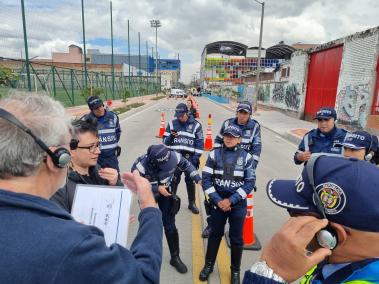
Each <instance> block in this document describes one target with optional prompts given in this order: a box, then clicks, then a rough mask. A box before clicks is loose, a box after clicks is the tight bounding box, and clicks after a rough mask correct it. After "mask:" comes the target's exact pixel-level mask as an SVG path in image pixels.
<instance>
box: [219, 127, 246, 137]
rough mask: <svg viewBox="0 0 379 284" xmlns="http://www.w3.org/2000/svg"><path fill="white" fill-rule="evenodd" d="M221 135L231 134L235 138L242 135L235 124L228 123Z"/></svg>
mask: <svg viewBox="0 0 379 284" xmlns="http://www.w3.org/2000/svg"><path fill="white" fill-rule="evenodd" d="M223 135H224V136H233V137H235V138H239V137H241V136H242V131H241V129H240V128H239V127H238V126H237V125H235V124H229V125H228V126H227V127H225V129H224V132H223Z"/></svg>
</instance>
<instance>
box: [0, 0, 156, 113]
mask: <svg viewBox="0 0 379 284" xmlns="http://www.w3.org/2000/svg"><path fill="white" fill-rule="evenodd" d="M15 2H17V3H15ZM24 2H25V3H24ZM100 2H101V3H100ZM100 2H97V3H93V2H92V1H85V2H84V4H85V5H86V6H87V7H85V5H83V8H84V9H82V5H81V1H71V0H68V1H64V3H60V1H52V2H46V1H42V0H33V1H28V0H21V3H20V1H10V0H0V6H1V9H0V18H1V19H2V23H3V25H0V95H4V94H6V93H7V92H8V91H9V90H10V89H22V90H30V91H45V92H47V93H48V94H50V95H51V96H53V97H54V98H56V99H58V100H60V101H61V102H63V103H64V104H65V105H66V106H73V105H80V104H83V103H85V100H86V97H87V96H89V95H100V96H102V97H103V98H104V99H126V98H128V97H132V96H144V95H149V94H154V93H158V92H159V91H160V89H161V82H160V80H161V78H160V77H159V76H157V71H156V70H157V66H156V58H155V57H154V55H155V52H154V49H153V48H152V47H153V46H154V43H153V41H151V40H147V39H146V38H144V37H142V36H141V33H140V32H138V31H136V30H135V29H133V28H132V27H130V26H131V25H129V20H125V19H124V18H123V17H121V12H120V11H117V7H116V8H115V7H113V8H112V5H109V4H110V2H109V1H100ZM23 3H24V8H25V9H24V11H25V17H23V13H22V4H23ZM99 3H100V4H99ZM111 11H113V15H112V16H113V18H112V17H111V14H112V13H111ZM82 12H83V14H82ZM94 18H96V20H94ZM88 19H89V20H88ZM111 19H112V20H111ZM114 22H117V25H114V24H113V23H114ZM24 25H25V32H24V31H23V26H24ZM146 25H149V22H147V23H146ZM83 30H84V31H86V32H83ZM85 38H86V40H84V39H85ZM84 43H86V48H84Z"/></svg>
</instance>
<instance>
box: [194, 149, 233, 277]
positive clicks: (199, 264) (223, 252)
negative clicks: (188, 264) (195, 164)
mask: <svg viewBox="0 0 379 284" xmlns="http://www.w3.org/2000/svg"><path fill="white" fill-rule="evenodd" d="M204 166H205V157H204V156H201V158H200V168H199V171H201V169H202V168H203V167H204ZM200 190H202V188H200V187H199V188H197V190H196V206H197V207H198V208H200V204H199V201H200V198H199V197H200V196H199V195H200V194H199V191H200ZM200 214H203V212H202V211H201V210H200ZM200 214H199V215H194V214H192V267H193V268H192V279H193V283H194V284H204V283H205V282H201V281H200V280H199V274H200V271H201V269H202V268H203V265H204V263H205V251H206V248H205V247H204V241H203V239H202V237H201V233H202V227H203V226H202V218H201V215H200ZM217 266H218V271H219V277H220V284H228V283H230V254H229V248H228V246H227V245H226V242H225V239H224V238H223V239H222V241H221V244H220V248H219V251H218V254H217Z"/></svg>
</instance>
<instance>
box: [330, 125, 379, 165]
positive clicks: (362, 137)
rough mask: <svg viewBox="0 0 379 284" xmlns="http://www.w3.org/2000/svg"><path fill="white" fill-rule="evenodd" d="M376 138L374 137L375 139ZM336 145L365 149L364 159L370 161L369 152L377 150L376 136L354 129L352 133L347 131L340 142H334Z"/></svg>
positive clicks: (370, 155) (371, 156) (371, 155)
mask: <svg viewBox="0 0 379 284" xmlns="http://www.w3.org/2000/svg"><path fill="white" fill-rule="evenodd" d="M375 138H376V139H375ZM336 146H342V147H345V148H349V149H352V150H362V149H365V160H366V161H370V160H371V159H372V158H373V156H374V155H373V154H371V152H374V153H375V152H377V148H378V146H377V137H375V136H374V135H371V134H370V133H368V132H366V131H361V130H359V131H355V132H353V133H348V134H347V135H346V137H345V140H344V141H343V143H341V144H336Z"/></svg>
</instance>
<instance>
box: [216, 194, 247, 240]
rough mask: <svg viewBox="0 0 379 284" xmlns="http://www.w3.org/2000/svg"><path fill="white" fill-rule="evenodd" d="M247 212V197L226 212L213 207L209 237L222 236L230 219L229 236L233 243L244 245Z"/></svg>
mask: <svg viewBox="0 0 379 284" xmlns="http://www.w3.org/2000/svg"><path fill="white" fill-rule="evenodd" d="M246 212H247V204H246V199H244V200H241V201H240V202H238V203H237V204H236V205H234V206H233V207H232V210H231V211H228V212H224V211H222V210H221V209H220V208H218V207H217V208H215V207H213V208H212V211H211V216H210V225H211V228H212V231H211V234H210V236H209V238H212V239H213V238H214V239H218V238H222V236H223V235H224V232H225V224H226V220H228V221H229V237H230V243H231V244H232V245H237V246H242V245H243V238H242V233H243V223H244V221H245V216H246Z"/></svg>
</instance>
